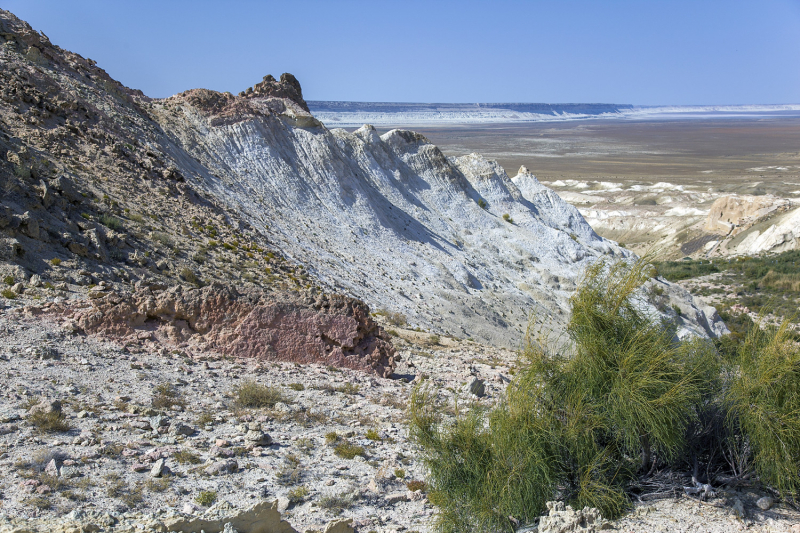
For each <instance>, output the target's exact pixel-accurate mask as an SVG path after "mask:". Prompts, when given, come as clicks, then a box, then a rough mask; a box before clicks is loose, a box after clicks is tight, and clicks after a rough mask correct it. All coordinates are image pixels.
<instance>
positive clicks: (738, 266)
mask: <svg viewBox="0 0 800 533" xmlns="http://www.w3.org/2000/svg"><path fill="white" fill-rule="evenodd" d="M657 268H658V274H659V275H660V276H662V277H664V278H666V279H667V280H669V281H680V280H685V279H690V278H696V277H700V276H706V275H709V274H716V273H720V274H721V275H720V277H719V279H718V280H717V282H718V283H720V284H722V285H726V286H728V287H729V288H728V289H727V290H726V291H725V292H726V293H730V296H731V297H733V298H734V299H735V300H737V301H738V303H740V304H741V305H743V306H745V307H747V308H748V309H750V310H751V311H752V312H754V313H760V312H762V311H769V312H770V313H771V314H773V315H775V316H777V317H778V318H779V319H780V320H782V319H784V318H788V319H790V320H791V321H792V322H795V323H797V321H798V319H799V318H800V317H798V316H797V308H798V303H800V250H791V251H788V252H783V253H779V254H772V255H765V256H761V257H731V258H721V259H714V260H713V261H711V260H692V259H687V260H683V261H665V262H663V263H659V264H658V265H657Z"/></svg>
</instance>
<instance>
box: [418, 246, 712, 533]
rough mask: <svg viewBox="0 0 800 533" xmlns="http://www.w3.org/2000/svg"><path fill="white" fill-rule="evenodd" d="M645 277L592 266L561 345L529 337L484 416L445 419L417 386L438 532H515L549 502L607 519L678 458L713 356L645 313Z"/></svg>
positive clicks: (637, 270) (645, 272)
mask: <svg viewBox="0 0 800 533" xmlns="http://www.w3.org/2000/svg"><path fill="white" fill-rule="evenodd" d="M650 274H651V268H650V266H649V264H648V263H647V262H646V261H639V262H637V263H635V264H633V265H627V264H626V263H624V262H618V263H615V264H604V263H602V262H598V263H596V264H594V265H592V266H590V267H589V268H588V269H587V272H586V274H585V275H584V279H583V280H582V282H581V284H580V286H579V288H578V290H577V292H576V293H575V294H574V295H573V297H572V298H571V301H570V302H571V307H572V316H571V319H570V322H569V324H568V327H567V337H568V338H567V341H566V343H565V345H563V346H557V347H553V348H549V347H548V346H547V343H545V342H543V341H540V342H535V341H534V340H533V339H529V342H528V345H527V347H526V349H525V350H524V353H523V354H522V355H523V364H522V368H521V369H520V371H519V373H518V374H517V376H516V377H515V379H514V381H513V382H512V384H510V385H509V387H508V388H507V390H506V394H505V397H504V399H503V401H502V402H500V403H499V404H498V405H497V406H496V407H495V408H493V409H492V410H490V411H488V412H487V411H485V410H483V409H482V408H480V407H477V406H476V407H474V408H472V409H470V410H468V411H466V412H462V413H460V414H459V415H457V416H456V418H455V420H453V421H452V422H451V423H445V422H444V418H443V416H444V411H443V406H441V405H439V404H438V403H437V402H436V400H435V397H434V395H433V392H432V391H431V389H430V388H427V387H426V386H425V385H424V384H422V385H420V386H418V387H417V388H415V390H414V391H413V393H412V398H411V401H410V404H409V419H410V435H411V437H412V439H413V440H414V441H415V442H416V443H417V444H419V445H420V446H421V448H422V450H423V460H424V462H425V464H426V466H427V467H428V469H429V472H430V492H429V498H430V501H431V502H432V503H434V504H435V505H437V506H438V507H439V511H440V512H439V515H438V526H439V528H440V530H441V531H445V532H456V531H487V530H503V529H510V528H511V527H512V520H510V518H509V517H513V518H514V519H515V520H518V521H520V522H521V523H530V522H532V521H533V519H534V518H536V517H537V516H538V515H539V514H541V512H542V511H543V510H544V504H545V502H546V501H548V500H551V499H554V498H556V497H561V498H563V499H565V500H567V501H569V502H570V503H572V504H573V506H577V508H582V507H584V506H587V505H588V506H590V507H597V508H598V509H600V510H601V512H602V513H603V516H605V517H609V518H613V517H615V516H619V515H620V514H621V513H622V511H623V510H624V509H625V508H626V507H627V505H628V498H627V495H626V493H625V489H626V488H627V485H628V483H630V482H631V481H633V480H634V479H635V476H636V473H637V472H638V471H640V470H642V469H646V468H649V467H650V465H651V464H652V458H653V454H656V455H657V457H658V458H659V459H660V460H662V461H669V460H672V459H674V458H676V457H678V455H679V452H681V451H682V450H683V449H684V447H685V436H686V433H687V431H688V429H689V423H690V421H691V420H692V412H693V408H694V407H695V406H696V405H697V404H699V403H700V402H701V399H702V398H703V397H704V393H705V389H704V381H705V380H706V379H707V377H708V376H707V372H708V369H709V368H712V367H714V364H713V361H712V359H713V357H714V352H713V350H712V349H711V348H710V346H709V345H708V344H707V343H706V344H704V343H699V342H698V343H682V344H679V343H675V342H674V341H673V335H674V330H673V329H672V328H670V327H664V325H663V324H662V323H661V322H660V321H658V320H655V319H654V318H652V317H649V316H647V315H645V314H644V313H643V312H642V311H641V310H640V306H639V305H637V301H636V293H637V290H638V289H639V287H640V286H641V285H642V284H643V283H644V281H646V280H647V279H648V278H649V276H650Z"/></svg>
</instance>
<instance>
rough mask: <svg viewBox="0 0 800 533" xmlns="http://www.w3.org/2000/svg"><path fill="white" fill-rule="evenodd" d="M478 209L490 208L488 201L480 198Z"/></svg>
mask: <svg viewBox="0 0 800 533" xmlns="http://www.w3.org/2000/svg"><path fill="white" fill-rule="evenodd" d="M478 207H480V208H481V209H486V208H487V207H489V204H487V203H486V200H484V199H483V198H478Z"/></svg>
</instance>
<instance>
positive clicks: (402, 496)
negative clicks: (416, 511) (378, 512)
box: [384, 492, 408, 505]
mask: <svg viewBox="0 0 800 533" xmlns="http://www.w3.org/2000/svg"><path fill="white" fill-rule="evenodd" d="M384 499H385V500H386V503H388V504H389V505H394V504H396V503H400V502H407V501H408V494H407V493H405V492H393V493H391V494H387V495H386V497H385V498H384Z"/></svg>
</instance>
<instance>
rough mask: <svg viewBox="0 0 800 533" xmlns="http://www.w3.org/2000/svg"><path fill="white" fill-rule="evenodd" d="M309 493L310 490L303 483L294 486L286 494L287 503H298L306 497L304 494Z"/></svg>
mask: <svg viewBox="0 0 800 533" xmlns="http://www.w3.org/2000/svg"><path fill="white" fill-rule="evenodd" d="M309 493H310V491H309V490H308V487H306V486H305V485H300V486H299V487H295V488H293V489H292V490H290V491H289V494H287V497H288V498H289V503H300V502H302V501H303V500H305V499H306V496H308V495H309Z"/></svg>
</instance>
